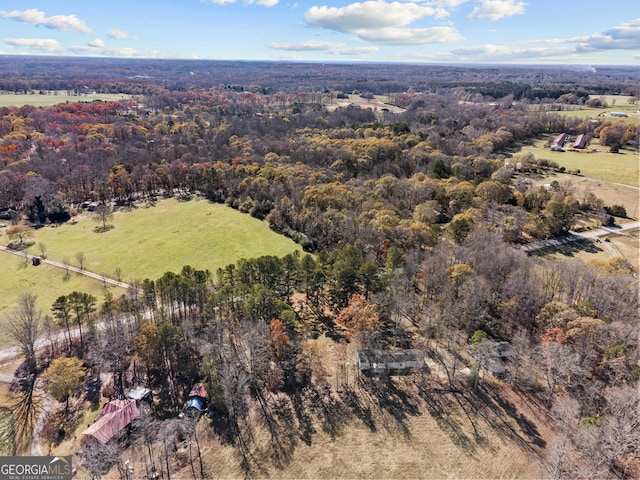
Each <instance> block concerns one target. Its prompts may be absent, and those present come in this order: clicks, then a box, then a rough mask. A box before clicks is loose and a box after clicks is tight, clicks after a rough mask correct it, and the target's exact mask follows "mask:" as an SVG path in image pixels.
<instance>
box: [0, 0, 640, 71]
mask: <svg viewBox="0 0 640 480" xmlns="http://www.w3.org/2000/svg"><path fill="white" fill-rule="evenodd" d="M630 3H633V2H629V0H607V1H602V0H598V1H594V0H582V1H579V2H578V1H573V0H555V1H550V0H529V1H520V0H426V1H418V0H405V1H397V0H396V1H394V0H365V1H359V2H350V1H349V0H327V1H325V0H297V1H295V0H153V1H148V2H147V1H142V0H127V1H124V0H109V1H104V0H101V1H97V0H84V1H82V2H78V1H64V0H60V1H56V0H42V1H32V0H0V54H39V55H65V56H109V57H118V56H119V57H155V58H194V59H220V60H230V59H234V60H298V61H324V62H332V61H335V62H358V61H368V62H410V63H496V64H504V63H518V64H531V63H537V64H584V65H640V9H638V8H637V7H632V6H631V5H630Z"/></svg>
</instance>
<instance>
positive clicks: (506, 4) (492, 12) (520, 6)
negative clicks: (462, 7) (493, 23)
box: [468, 0, 527, 20]
mask: <svg viewBox="0 0 640 480" xmlns="http://www.w3.org/2000/svg"><path fill="white" fill-rule="evenodd" d="M526 5H527V4H526V3H524V2H517V3H516V1H515V0H482V4H481V5H480V6H478V7H475V8H474V9H473V11H472V12H471V13H470V14H469V17H468V18H470V19H471V20H480V19H482V20H484V19H488V20H500V19H501V18H504V17H510V16H512V15H519V14H522V13H524V7H525V6H526Z"/></svg>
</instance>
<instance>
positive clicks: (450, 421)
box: [419, 386, 476, 454]
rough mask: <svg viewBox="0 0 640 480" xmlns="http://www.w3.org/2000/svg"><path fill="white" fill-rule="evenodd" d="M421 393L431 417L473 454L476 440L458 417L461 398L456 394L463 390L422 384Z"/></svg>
mask: <svg viewBox="0 0 640 480" xmlns="http://www.w3.org/2000/svg"><path fill="white" fill-rule="evenodd" d="M419 393H420V396H421V398H422V399H423V400H424V401H425V404H426V406H427V409H428V411H429V414H430V415H431V417H432V418H433V419H434V420H435V421H436V422H437V424H438V426H439V427H440V429H441V430H442V431H443V432H444V433H445V434H447V436H448V437H449V438H450V439H451V441H452V442H453V443H454V444H455V445H457V446H458V447H460V448H463V449H464V450H465V451H467V452H470V453H471V454H473V453H475V451H476V442H474V441H473V439H472V438H471V437H469V436H468V435H467V434H466V433H465V431H464V429H463V426H462V423H461V422H460V421H459V419H458V415H457V413H456V412H458V409H459V400H458V399H457V397H456V395H458V394H460V393H461V390H456V389H444V388H438V387H431V388H430V387H428V386H420V387H419Z"/></svg>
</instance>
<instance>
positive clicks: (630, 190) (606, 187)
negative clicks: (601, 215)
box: [534, 173, 640, 218]
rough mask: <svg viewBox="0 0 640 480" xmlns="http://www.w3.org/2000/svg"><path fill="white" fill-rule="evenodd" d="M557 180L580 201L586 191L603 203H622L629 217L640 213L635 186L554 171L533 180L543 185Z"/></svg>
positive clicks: (638, 194) (639, 194)
mask: <svg viewBox="0 0 640 480" xmlns="http://www.w3.org/2000/svg"><path fill="white" fill-rule="evenodd" d="M554 180H557V181H558V183H560V185H561V186H563V187H565V188H567V189H568V191H569V192H570V193H571V194H572V195H574V197H575V198H576V199H577V200H578V201H579V202H582V201H583V200H584V198H585V197H586V195H587V194H588V193H593V194H594V195H595V196H596V197H598V198H600V199H601V200H602V201H603V202H604V204H605V205H608V206H612V205H622V206H623V207H624V208H625V209H626V210H627V215H628V216H629V217H631V218H638V215H640V211H639V208H640V189H639V188H638V187H637V186H636V187H633V186H630V185H629V186H628V185H621V184H616V183H612V182H608V181H606V180H600V179H597V178H590V177H583V176H579V175H569V174H567V173H554V174H552V175H548V176H545V177H544V178H541V179H538V180H536V181H534V185H543V184H546V183H550V182H552V181H554Z"/></svg>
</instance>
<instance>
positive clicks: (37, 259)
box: [31, 257, 40, 267]
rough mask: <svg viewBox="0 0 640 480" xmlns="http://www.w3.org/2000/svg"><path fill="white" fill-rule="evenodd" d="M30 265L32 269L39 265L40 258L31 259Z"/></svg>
mask: <svg viewBox="0 0 640 480" xmlns="http://www.w3.org/2000/svg"><path fill="white" fill-rule="evenodd" d="M31 264H32V265H33V266H34V267H37V266H38V265H40V258H38V257H31Z"/></svg>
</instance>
